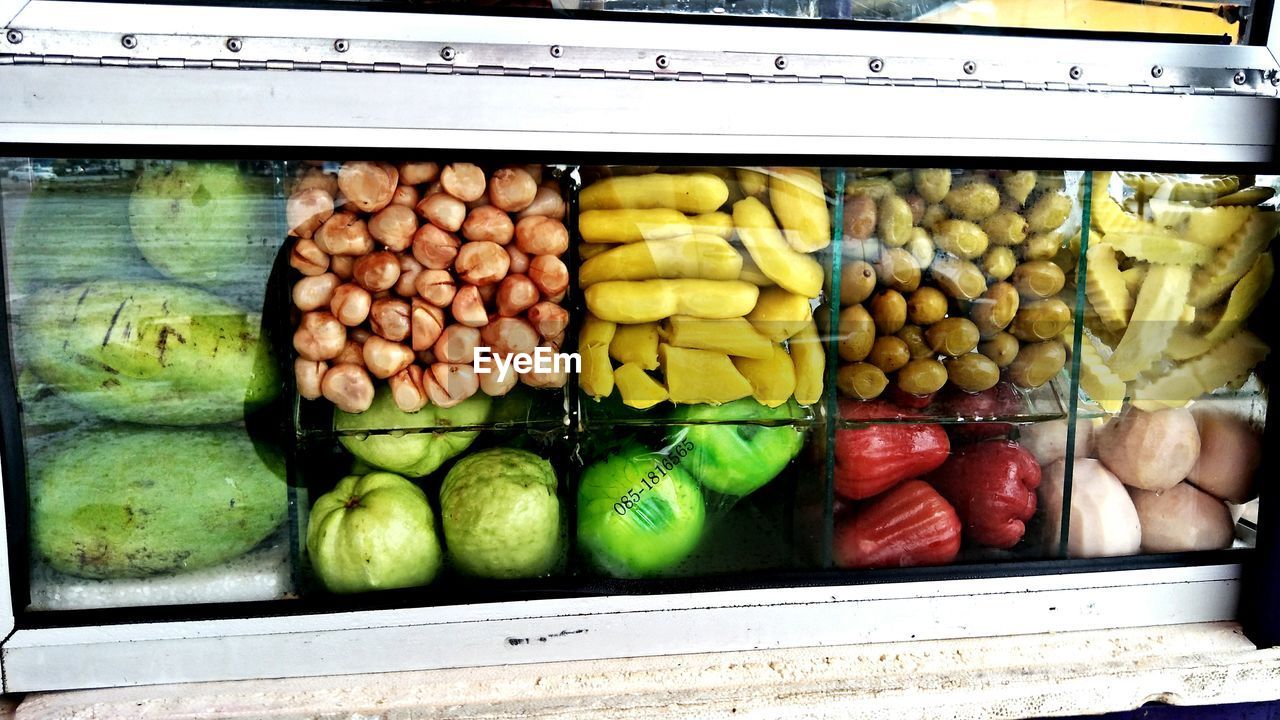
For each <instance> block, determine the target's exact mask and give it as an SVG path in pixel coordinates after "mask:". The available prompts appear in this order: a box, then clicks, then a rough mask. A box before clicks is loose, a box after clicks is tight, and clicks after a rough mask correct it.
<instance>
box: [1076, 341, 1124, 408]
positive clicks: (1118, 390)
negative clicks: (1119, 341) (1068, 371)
mask: <svg viewBox="0 0 1280 720" xmlns="http://www.w3.org/2000/svg"><path fill="white" fill-rule="evenodd" d="M1083 340H1084V342H1082V343H1081V344H1080V387H1082V388H1084V391H1085V392H1087V393H1089V397H1091V398H1093V400H1094V402H1096V403H1098V405H1100V406H1102V409H1103V410H1106V411H1107V412H1109V413H1117V412H1120V409H1121V408H1122V407H1123V406H1124V398H1125V396H1126V395H1128V394H1129V386H1128V385H1127V384H1125V382H1124V381H1123V380H1121V379H1120V376H1119V375H1116V374H1115V373H1114V372H1112V370H1111V368H1109V367H1107V362H1106V360H1103V359H1102V353H1101V351H1100V350H1099V348H1098V346H1097V345H1096V344H1094V339H1093V338H1092V337H1089V336H1088V335H1087V334H1086V335H1085V337H1084V338H1083ZM1067 342H1070V338H1067Z"/></svg>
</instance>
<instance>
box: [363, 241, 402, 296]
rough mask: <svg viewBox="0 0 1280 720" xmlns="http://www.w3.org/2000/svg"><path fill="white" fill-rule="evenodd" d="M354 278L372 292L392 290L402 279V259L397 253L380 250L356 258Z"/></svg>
mask: <svg viewBox="0 0 1280 720" xmlns="http://www.w3.org/2000/svg"><path fill="white" fill-rule="evenodd" d="M352 277H353V279H354V280H355V281H356V284H357V285H359V286H360V287H362V288H364V289H365V290H368V291H369V292H371V293H376V292H382V291H383V290H390V289H391V288H393V287H395V285H396V281H397V280H399V279H400V261H399V260H398V259H397V258H396V255H395V253H392V252H388V251H386V250H380V251H378V252H375V253H369V254H368V255H365V256H363V257H361V258H359V259H358V260H356V264H355V267H354V268H353V275H352Z"/></svg>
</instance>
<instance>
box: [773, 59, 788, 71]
mask: <svg viewBox="0 0 1280 720" xmlns="http://www.w3.org/2000/svg"><path fill="white" fill-rule="evenodd" d="M773 66H774V67H776V68H778V69H779V70H786V69H787V58H786V56H784V55H779V56H778V57H776V58H774V60H773Z"/></svg>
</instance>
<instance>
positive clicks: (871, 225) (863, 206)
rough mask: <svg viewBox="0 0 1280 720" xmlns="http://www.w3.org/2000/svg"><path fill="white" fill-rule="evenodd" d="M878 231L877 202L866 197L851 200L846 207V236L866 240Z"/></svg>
mask: <svg viewBox="0 0 1280 720" xmlns="http://www.w3.org/2000/svg"><path fill="white" fill-rule="evenodd" d="M875 231H876V201H875V200H872V199H871V198H870V197H868V196H866V195H855V196H853V197H851V198H849V202H847V203H846V204H845V206H844V234H845V237H848V238H853V239H854V240H866V239H867V238H869V237H871V235H872V233H874V232H875Z"/></svg>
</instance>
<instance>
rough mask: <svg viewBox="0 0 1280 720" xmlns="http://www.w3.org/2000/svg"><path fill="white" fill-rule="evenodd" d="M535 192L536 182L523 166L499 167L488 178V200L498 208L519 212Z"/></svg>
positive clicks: (526, 205) (530, 200) (531, 199)
mask: <svg viewBox="0 0 1280 720" xmlns="http://www.w3.org/2000/svg"><path fill="white" fill-rule="evenodd" d="M537 194H538V183H537V181H535V180H534V179H533V176H532V175H530V174H529V173H528V171H526V170H525V169H524V168H518V167H505V168H500V169H498V170H496V171H494V173H493V176H492V177H490V178H489V202H490V203H492V204H493V206H494V207H496V208H498V209H499V210H504V211H506V212H520V211H521V210H524V209H525V208H527V207H529V205H530V203H532V202H533V198H534V197H535V196H536V195H537Z"/></svg>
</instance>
